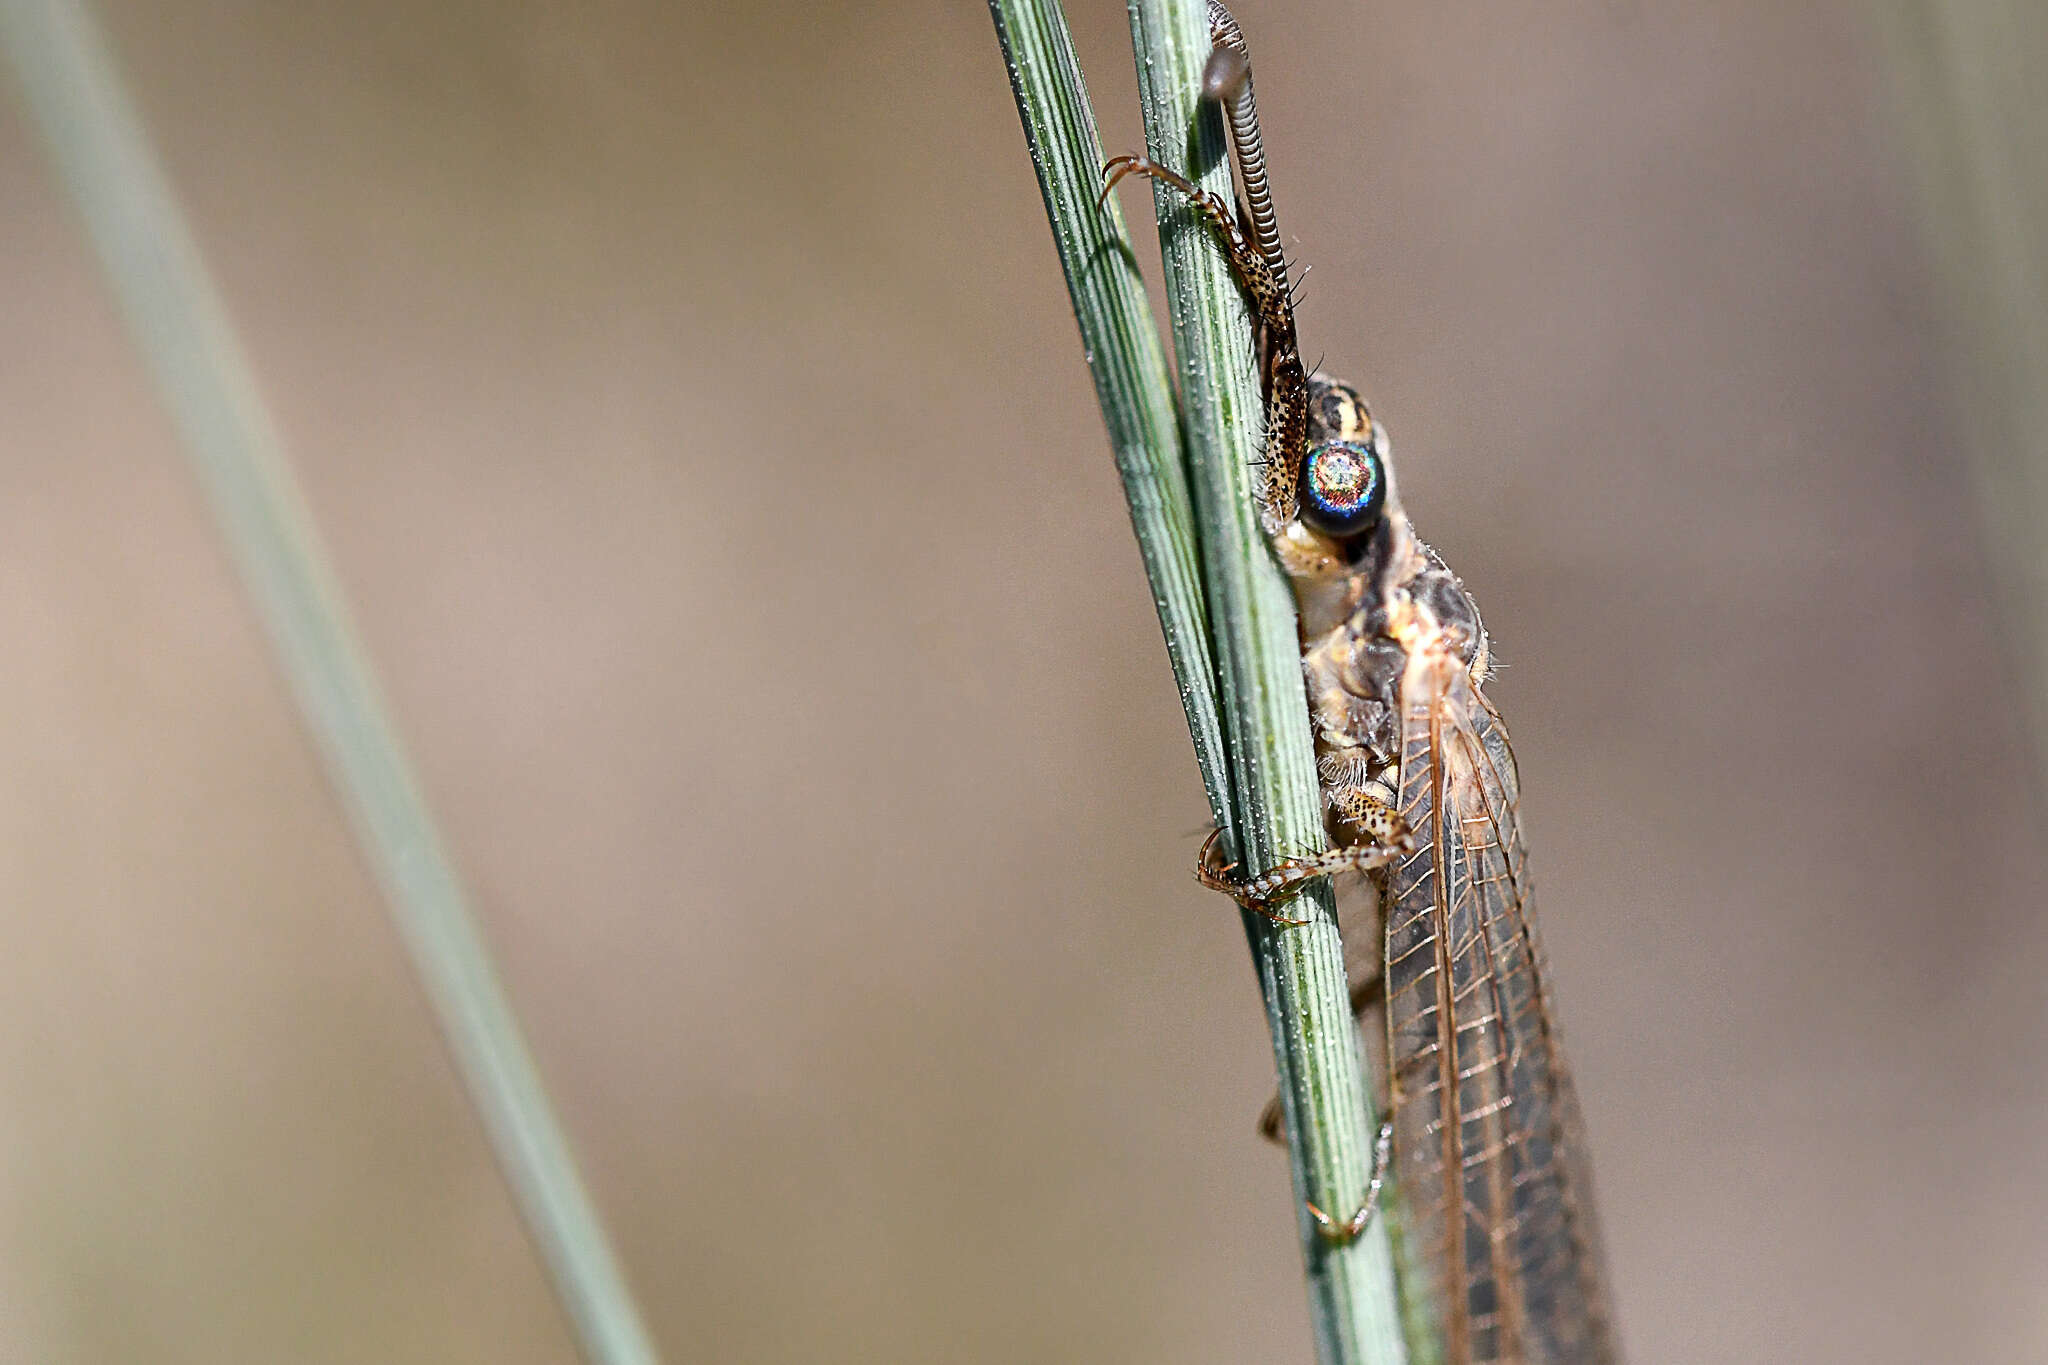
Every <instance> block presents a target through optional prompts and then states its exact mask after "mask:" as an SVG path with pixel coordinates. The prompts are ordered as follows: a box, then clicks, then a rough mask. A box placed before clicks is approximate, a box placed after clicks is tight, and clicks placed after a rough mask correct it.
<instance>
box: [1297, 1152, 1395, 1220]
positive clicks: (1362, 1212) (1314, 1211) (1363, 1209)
mask: <svg viewBox="0 0 2048 1365" xmlns="http://www.w3.org/2000/svg"><path fill="white" fill-rule="evenodd" d="M1393 1155H1394V1125H1393V1123H1392V1122H1391V1121H1389V1122H1387V1123H1383V1124H1381V1125H1380V1137H1379V1141H1377V1142H1375V1143H1374V1144H1373V1145H1372V1180H1371V1182H1370V1183H1369V1184H1367V1185H1366V1187H1365V1202H1364V1203H1363V1204H1361V1205H1359V1207H1358V1212H1356V1213H1354V1214H1352V1215H1351V1216H1350V1217H1349V1218H1347V1219H1345V1220H1344V1221H1343V1222H1341V1223H1340V1222H1338V1221H1337V1220H1336V1219H1334V1218H1332V1217H1331V1216H1330V1215H1329V1214H1327V1213H1324V1212H1323V1211H1322V1210H1321V1209H1319V1208H1317V1207H1316V1206H1315V1205H1314V1204H1309V1206H1308V1211H1309V1216H1310V1217H1312V1218H1314V1219H1315V1220H1316V1229H1317V1230H1318V1231H1319V1232H1321V1233H1322V1234H1323V1240H1324V1241H1326V1242H1330V1243H1333V1244H1334V1245H1337V1246H1349V1245H1350V1244H1351V1243H1353V1242H1355V1241H1357V1240H1358V1239H1359V1238H1360V1237H1361V1236H1363V1235H1364V1234H1365V1230H1366V1229H1367V1228H1369V1227H1371V1226H1372V1216H1373V1215H1374V1214H1375V1213H1377V1212H1379V1207H1380V1191H1381V1190H1382V1189H1384V1188H1386V1183H1387V1165H1388V1163H1389V1161H1390V1160H1391V1159H1392V1157H1393ZM1304 1202H1306V1201H1304Z"/></svg>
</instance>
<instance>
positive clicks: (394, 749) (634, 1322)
mask: <svg viewBox="0 0 2048 1365" xmlns="http://www.w3.org/2000/svg"><path fill="white" fill-rule="evenodd" d="M0 42H4V44H5V46H6V48H7V51H8V54H9V56H10V57H11V58H12V61H13V65H14V69H15V73H16V76H17V79H18V82H19V86H20V89H21V91H22V93H23V95H24V97H25V100H26V103H27V105H28V107H29V108H30V110H31V111H32V113H33V114H34V116H35V118H36V121H37V122H38V123H39V124H40V126H41V128H42V132H43V136H44V139H45V141H46V143H47V144H48V148H49V153H50V157H51V160H52V162H53V164H54V165H55V166H56V168H57V169H58V171H59V173H60V174H61V175H62V177H63V179H64V182H65V184H66V185H67V186H68V188H69V189H70V192H71V195H72V197H73V199H74V200H75V201H76V202H77V205H78V209H79V212H80V215H81V216H82V218H83V219H84V221H85V225H86V228H87V230H88V232H89V233H90V234H91V237H92V241H93V244H94V246H95V248H96V249H97V250H98V252H99V256H100V259H101V262H102V264H103V265H104V267H105V269H106V273H107V278H108V280H109V282H110V284H111V286H112V289H113V293H114V296H115V299H116V301H117V303H118V304H119V306H120V308H121V310H122V312H123V314H124V315H125V316H126V318H127V321H128V325H129V327H130V329H131V330H132V332H133V334H134V336H135V340H136V343H137V345H138V346H139V347H140V349H141V350H142V352H143V354H144V357H145V359H146V360H147V361H148V363H149V366H150V368H151V370H152V371H153V373H154V375H155V377H156V381H157V384H158V386H159V387H160V388H161V390H162V392H163V395H164V399H165V401H166V403H167V404H168V406H169V408H170V410H171V414H172V417H173V419H174V421H175V422H176V424H177V428H178V432H179V435H180V437H181V438H182V440H183V444H184V446H185V449H186V451H187V453H188V454H189V455H190V457H191V459H192V461H193V464H194V466H195V467H196V468H197V470H198V472H199V475H200V480H201V482H202V483H203V484H204V486H205V489H206V492H207V495H208V497H209V499H210V501H211V504H212V507H213V511H214V515H215V517H216V519H217V520H218V522H219V524H220V529H221V533H222V535H223V536H224V538H225V539H226V541H227V544H228V546H229V549H230V551H231V553H232V556H233V559H234V562H235V566H236V568H237V570H238V571H239V572H240V574H241V577H242V580H243V582H244V584H245V585H246V587H247V589H248V591H249V594H250V596H251V597H252V598H254V600H255V602H256V606H257V610H258V612H259V614H260V615H261V617H262V620H263V623H264V625H265V627H266V628H267V630H268V631H269V633H270V637H271V641H272V643H273V645H274V646H275V648H276V651H277V657H278V661H279V663H280V666H281V667H282V669H283V671H284V673H285V675H286V677H287V678H288V680H289V681H290V684H291V686H292V690H293V692H294V693H295V694H296V696H297V698H298V701H299V705H300V708H301V709H302V711H303V713H304V715H305V718H306V724H307V726H308V728H309V729H310V730H311V731H312V734H313V736H314V739H315V741H316V743H317V745H318V747H319V750H320V752H321V754H322V756H323V758H324V759H325V761H326V763H327V767H328V772H329V774H330V776H331V777H332V780H333V782H334V786H335V788H336V790H337V792H338V794H339V795H340V798H341V801H342V804H343V806H344V807H345V808H346V810H347V812H348V814H349V817H350V819H351V821H352V822H353V824H354V827H355V831H356V835H357V837H358V838H359V839H360V840H361V842H362V846H363V848H364V851H365V853H366V855H367V856H368V858H369V861H370V863H371V865H372V866H373V867H374V868H375V870H376V872H377V875H378V877H379V879H380V881H381V882H382V884H383V887H384V891H385V893H386V896H387V897H388V899H389V902H390V904H391V907H392V911H393V914H394V917H395V918H396V920H397V922H398V926H399V929H400V932H401V936H402V938H403V939H404V941H405V944H406V947H407V948H408V950H409V951H410V953H411V955H412V960H413V963H414V966H415V968H416V969H417V970H418V972H419V975H420V978H421V980H422V981H423V983H424V984H425V987H426V991H427V995H428V997H429V999H430V1001H431V1003H432V1004H433V1007H434V1009H435V1011H436V1013H437V1014H438V1016H439V1018H440V1021H441V1027H442V1029H443V1031H444V1033H445V1035H446V1037H447V1040H448V1044H449V1047H450V1049H451V1050H452V1052H453V1053H454V1055H455V1060H456V1063H457V1066H458V1067H459V1069H460V1071H461V1073H462V1076H463V1079H464V1081H465V1082H466V1083H467V1085H468V1087H469V1092H470V1096H471V1098H472V1099H473V1100H474V1102H475V1104H476V1106H477V1109H478V1112H479V1113H480V1115H481V1117H482V1119H483V1124H484V1128H485V1130H486V1132H487V1134H488V1136H489V1138H490V1140H491V1143H492V1145H493V1147H494V1148H495V1149H496V1152H497V1156H498V1160H499V1162H500V1164H501V1165H502V1167H503V1169H504V1171H505V1174H506V1178H507V1179H508V1181H509V1182H510V1184H511V1186H512V1190H513V1193H514V1196H515V1198H516V1200H517V1202H518V1204H519V1207H520V1210H521V1212H522V1213H523V1214H524V1216H525V1218H526V1222H527V1226H528V1227H529V1228H530V1229H531V1231H532V1233H533V1236H534V1238H535V1240H536V1242H537V1243H538V1244H539V1246H540V1250H541V1253H542V1256H543V1258H544V1260H545V1261H546V1263H547V1267H548V1269H549V1271H550V1273H551V1274H552V1275H553V1277H554V1282H555V1285H556V1288H557V1290H558V1292H559V1293H560V1294H561V1297H562V1300H563V1303H564V1305H565V1306H566V1308H567V1310H568V1313H569V1316H570V1319H571V1322H572V1325H573V1326H574V1328H575V1331H576V1333H577V1335H578V1338H579V1340H580V1342H581V1344H582V1347H583V1351H584V1354H585V1356H586V1357H587V1358H588V1359H589V1360H591V1361H592V1362H594V1363H595V1365H651V1362H653V1361H654V1360H655V1359H656V1356H655V1352H654V1348H653V1345H652V1344H651V1342H650V1341H649V1339H648V1336H647V1332H646V1329H645V1328H644V1327H643V1326H642V1324H641V1322H640V1317H639V1314H638V1312H637V1311H636V1309H635V1308H634V1305H633V1301H632V1298H631V1296H630V1294H629V1293H628V1292H627V1289H626V1284H625V1280H624V1277H623V1276H622V1274H621V1273H620V1270H619V1266H618V1263H617V1260H616V1258H615V1257H614V1256H613V1254H612V1251H611V1248H610V1245H609V1244H608V1243H607V1242H606V1240H605V1236H604V1231H603V1229H602V1227H601V1226H600V1225H599V1223H598V1219H597V1214H596V1211H595V1208H594V1207H593V1205H592V1204H591V1201H590V1196H589V1194H588V1193H587V1191H586V1190H585V1189H584V1186H583V1182H582V1180H581V1178H580V1177H579V1176H578V1174H577V1172H576V1167H575V1164H574V1162H573V1160H572V1159H571V1156H570V1152H569V1145H568V1141H567V1139H566V1138H565V1136H564V1135H563V1133H562V1131H561V1128H560V1125H559V1124H558V1123H557V1122H556V1119H555V1116H554V1114H553V1111H552V1110H551V1108H550V1107H549V1104H548V1101H547V1097H546V1094H545V1093H544V1091H543V1090H542V1087H541V1081H540V1076H539V1073H538V1072H537V1071H536V1069H535V1068H534V1065H533V1061H532V1059H531V1057H530V1056H529V1055H528V1053H527V1049H526V1045H525V1042H524V1040H523V1039H522V1038H521V1036H520V1032H519V1027H518V1024H517V1021H516V1020H515V1018H514V1016H513V1013H512V1009H511V1006H510V1004H509V1003H508V1002H507V1000H506V998H505V994H504V991H503V989H502V988H501V986H500V985H499V983H498V980H497V977H496V974H495V973H494V971H493V969H492V967H491V963H490V958H489V954H488V953H487V951H486V950H485V947H484V943H483V939H482V937H481V935H480V934H479V932H478V930H477V927H476V924H475V921H474V919H473V918H472V917H471V915H470V913H469V910H468V907H467V904H466V901H465V898H464V895H463V891H462V887H461V885H460V883H459V881H458V880H457V877H456V874H455V869H454V866H453V864H452V863H451V862H450V860H449V857H448V854H447V851H446V849H445V848H444V847H443V844H442V840H441V836H440V834H439V832H438V831H437V830H436V828H435V826H434V823H433V820H432V818H431V817H430V815H429V814H428V812H427V808H426V804H425V802H424V801H423V800H422V799H421V796H420V791H419V786H418V783H417V782H416V781H415V779H414V777H413V773H412V769H411V766H410V764H409V763H408V761H407V759H406V757H405V754H404V752H403V750H402V748H401V746H400V744H399V740H398V735H397V732H396V730H395V729H394V728H393V726H392V724H391V721H390V718H389V716H388V715H387V714H386V712H385V709H384V706H383V703H382V701H381V700H380V698H379V696H378V692H377V688H376V684H375V681H374V679H373V678H372V677H371V674H370V669H369V666H368V664H367V662H366V661H365V656H364V655H363V652H362V651H361V649H360V648H359V647H358V645H357V643H356V639H355V633H354V630H353V628H352V627H351V625H350V623H349V620H348V613H347V610H346V607H345V604H344V602H343V599H342V595H341V592H340V589H339V587H338V586H337V584H336V580H335V578H334V574H333V572H332V570H331V569H330V568H329V566H328V562H327V557H326V553H325V551H324V550H323V549H322V547H321V545H320V543H319V540H318V537H317V535H316V534H315V532H314V529H313V523H312V519H311V517H310V516H309V515H308V513H307V510H306V507H305V503H304V500H303V498H302V497H301V495H300V493H299V490H298V488H297V486H296V484H295V483H294V481H293V479H292V475H291V471H290V466H289V464H288V462H287V460H286V458H285V452H284V447H283V443H282V441H281V439H280V438H279V436H278V433H277V429H276V426H275V424H274V422H273V421H272V420H271V417H270V414H269V412H268V410H267V409H266V407H265V405H264V403H263V400H262V398H261V396H260V394H259V393H258V391H257V388H256V383H255V380H254V378H253V376H252V373H251V371H250V367H249V365H248V362H247V359H246V357H245V356H244V354H243V352H242V349H241V346H240V344H239V343H238V341H237V339H236V337H235V334H234V331H233V328H232V327H231V326H230V324H229V322H228V318H227V314H226V311H225V309H224V308H223V307H222V305H221V302H220V299H219V296H218V294H217V292H216V291H215V289H214V286H213V283H212V281H211V279H210V278H209V277H208V275H207V272H206V269H205V266H204V263H203V262H202V260H201V258H200V255H199V251H198V248H197V245H196V244H195V243H194V241H193V240H192V237H191V234H190V232H189V231H188V230H187V228H186V226H185V222H184V219H183V217H182V215H181V214H180V213H179V212H178V209H177V206H176V203H175V200H174V198H173V196H172V194H171V191H170V186H169V184H168V182H167V181H166V179H165V177H164V174H163V171H162V169H161V167H160V165H159V164H158V162H157V160H156V157H155V154H154V152H153V151H152V149H151V147H150V145H149V142H148V139H147V137H146V135H145V133H144V131H143V127H142V123H141V120H140V118H139V117H138V116H137V114H136V112H135V110H134V108H133V106H132V105H131V104H130V102H129V100H128V98H127V95H126V93H125V91H124V90H123V88H122V85H121V82H120V78H119V77H118V75H117V74H116V72H115V69H114V65H113V62H112V60H111V58H110V57H109V56H108V53H107V50H106V47H105V44H104V42H103V41H102V40H101V38H100V36H99V34H98V31H97V29H96V28H95V27H94V25H93V24H92V22H91V19H90V17H89V16H88V15H87V13H86V12H85V9H84V7H83V6H82V5H80V4H78V3H75V2H70V0H0Z"/></svg>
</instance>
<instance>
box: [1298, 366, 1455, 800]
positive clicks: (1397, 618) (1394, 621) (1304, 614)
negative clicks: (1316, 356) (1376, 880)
mask: <svg viewBox="0 0 2048 1365" xmlns="http://www.w3.org/2000/svg"><path fill="white" fill-rule="evenodd" d="M1308 436H1309V441H1310V443H1311V445H1314V444H1319V443H1321V442H1324V441H1332V440H1353V441H1358V440H1363V441H1368V442H1370V443H1371V444H1372V445H1373V446H1374V447H1375V448H1376V449H1377V450H1378V451H1379V453H1380V457H1381V460H1382V462H1383V463H1385V464H1386V465H1387V478H1388V482H1389V492H1388V495H1387V504H1386V512H1385V515H1384V516H1383V517H1382V519H1381V521H1380V524H1379V526H1378V528H1377V529H1376V530H1375V531H1374V532H1373V534H1371V535H1370V536H1368V537H1366V538H1365V540H1364V541H1363V543H1362V544H1359V545H1356V546H1352V547H1349V548H1348V549H1347V548H1345V547H1340V546H1338V545H1336V544H1335V543H1333V542H1331V541H1329V540H1328V539H1326V538H1324V537H1322V536H1319V535H1317V534H1316V533H1315V532H1313V531H1311V530H1308V529H1307V528H1306V527H1303V526H1302V525H1300V524H1299V522H1296V523H1293V524H1290V525H1289V526H1288V527H1287V528H1286V529H1285V531H1284V532H1283V534H1282V537H1281V541H1280V544H1279V545H1278V547H1277V548H1278V549H1279V551H1280V553H1279V558H1280V561H1281V564H1282V567H1283V568H1284V569H1286V571H1287V572H1288V575H1289V577H1290V579H1291V581H1292V583H1293V586H1294V591H1295V598H1296V603H1297V606H1298V607H1299V610H1300V614H1301V630H1302V637H1301V640H1302V668H1303V671H1304V673H1305V674H1306V681H1307V684H1308V695H1309V702H1310V707H1311V713H1312V716H1313V720H1314V725H1315V735H1316V758H1317V767H1318V770H1319V773H1320V776H1321V778H1322V785H1323V790H1324V794H1325V797H1326V798H1327V799H1329V800H1330V802H1331V804H1332V806H1333V808H1334V809H1335V810H1336V811H1337V812H1338V813H1339V814H1340V815H1341V813H1342V811H1343V809H1344V806H1343V803H1342V801H1341V799H1340V798H1341V795H1342V794H1343V793H1346V792H1355V791H1357V790H1359V789H1361V788H1364V789H1366V790H1368V791H1370V792H1371V793H1372V794H1373V795H1375V796H1376V797H1378V798H1379V799H1382V800H1390V799H1391V796H1392V788H1393V787H1394V785H1395V783H1396V780H1397V778H1396V775H1395V774H1392V773H1391V772H1390V770H1391V769H1392V768H1393V767H1394V766H1395V764H1396V763H1397V762H1398V760H1399V757H1400V751H1401V714H1402V710H1401V700H1402V698H1401V690H1402V687H1403V683H1404V680H1405V679H1407V678H1408V677H1409V676H1410V669H1409V662H1410V659H1411V657H1413V656H1416V655H1419V654H1423V653H1426V654H1428V655H1430V656H1431V657H1433V658H1434V659H1438V660H1441V661H1442V662H1444V663H1446V664H1449V665H1451V666H1453V667H1459V668H1462V669H1463V670H1465V671H1466V673H1467V674H1468V675H1469V677H1470V680H1471V682H1472V683H1473V684H1474V685H1475V686H1476V685H1478V684H1479V683H1482V682H1484V681H1485V677H1486V671H1487V655H1488V651H1487V643H1486V630H1485V627H1484V626H1483V625H1482V624H1481V623H1480V619H1479V609H1478V607H1477V606H1476V605H1475V604H1474V603H1473V601H1472V598H1471V595H1470V594H1469V593H1467V592H1466V591H1465V588H1464V585H1463V584H1461V583H1460V582H1459V581H1458V577H1457V575H1456V574H1454V573H1452V572H1451V570H1450V568H1449V567H1448V566H1447V565H1445V563H1444V562H1443V559H1442V557H1441V556H1439V555H1438V554H1437V553H1436V551H1435V550H1433V549H1431V548H1430V547H1429V546H1428V545H1426V544H1425V543H1423V541H1422V540H1421V539H1420V538H1419V537H1417V536H1416V534H1415V530H1414V527H1413V526H1412V525H1411V524H1410V523H1409V521H1408V517H1407V514H1406V513H1405V512H1404V511H1403V510H1402V508H1401V504H1400V499H1399V497H1398V495H1397V492H1396V491H1395V490H1394V488H1393V486H1392V485H1393V470H1392V465H1391V461H1390V459H1389V456H1388V451H1387V440H1386V433H1385V431H1384V430H1383V429H1382V428H1380V427H1379V425H1378V424H1377V423H1375V422H1374V421H1373V420H1372V417H1371V415H1370V413H1369V412H1368V411H1367V410H1366V406H1365V403H1364V402H1363V401H1362V400H1361V399H1360V398H1359V396H1358V394H1357V393H1356V391H1354V390H1353V389H1351V388H1350V387H1349V386H1347V385H1344V384H1341V383H1338V382H1337V381H1334V380H1331V379H1327V378H1325V377H1324V376H1322V375H1316V376H1314V377H1313V378H1312V379H1311V380H1310V404H1309V433H1308Z"/></svg>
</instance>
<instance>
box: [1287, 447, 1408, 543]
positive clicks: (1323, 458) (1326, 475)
mask: <svg viewBox="0 0 2048 1365" xmlns="http://www.w3.org/2000/svg"><path fill="white" fill-rule="evenodd" d="M1386 505H1387V471H1386V466H1384V465H1382V464H1381V463H1380V457H1379V453H1378V452H1377V451H1375V450H1374V449H1373V448H1372V447H1371V446H1369V445H1364V444H1362V443H1360V442H1358V441H1328V442H1325V443H1324V444H1322V445H1319V446H1315V447H1313V448H1312V449H1310V451H1309V452H1308V454H1307V455H1306V456H1304V457H1303V458H1302V462H1301V520H1302V522H1303V524H1305V525H1306V526H1308V527H1309V529H1311V530H1315V531H1321V532H1322V533H1323V534H1324V535H1326V536H1331V537H1334V538H1336V539H1339V540H1343V539H1348V538H1350V537H1352V536H1357V535H1362V534H1364V533H1365V532H1367V531H1370V530H1372V528H1373V527H1375V526H1377V525H1378V524H1379V520H1380V512H1381V510H1382V509H1384V508H1385V507H1386Z"/></svg>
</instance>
